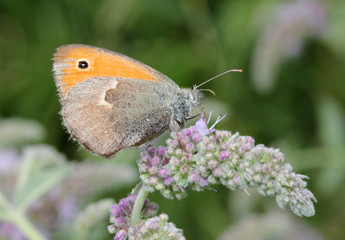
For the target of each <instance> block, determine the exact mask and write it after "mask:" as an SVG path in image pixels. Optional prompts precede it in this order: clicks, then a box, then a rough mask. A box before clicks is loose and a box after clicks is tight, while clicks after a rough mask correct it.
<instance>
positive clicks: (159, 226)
mask: <svg viewBox="0 0 345 240" xmlns="http://www.w3.org/2000/svg"><path fill="white" fill-rule="evenodd" d="M128 231H129V236H130V239H138V240H139V239H140V240H143V239H164V240H185V237H184V236H183V232H182V230H181V229H178V228H176V226H175V225H174V224H173V223H171V222H168V215H166V214H165V213H163V214H161V215H159V216H158V217H152V218H149V219H146V220H144V221H142V222H140V223H139V224H138V226H136V227H131V228H129V230H128Z"/></svg>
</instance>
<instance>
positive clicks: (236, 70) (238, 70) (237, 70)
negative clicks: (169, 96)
mask: <svg viewBox="0 0 345 240" xmlns="http://www.w3.org/2000/svg"><path fill="white" fill-rule="evenodd" d="M229 72H242V69H231V70H228V71H225V72H223V73H221V74H218V75H217V76H215V77H213V78H210V79H209V80H206V81H205V82H203V83H201V84H199V85H198V86H195V87H194V89H197V88H198V87H200V86H202V85H204V84H205V83H208V82H210V81H212V80H213V79H216V78H218V77H220V76H223V75H224V74H227V73H229Z"/></svg>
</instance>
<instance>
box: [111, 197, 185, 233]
mask: <svg viewBox="0 0 345 240" xmlns="http://www.w3.org/2000/svg"><path fill="white" fill-rule="evenodd" d="M135 201H136V196H135V195H134V194H129V196H128V197H127V198H122V199H121V200H120V201H119V203H118V204H114V205H113V206H112V207H111V208H110V222H111V223H113V224H112V225H109V226H108V231H109V232H110V233H115V237H114V240H126V239H127V237H129V239H134V240H135V239H141V240H144V239H167V240H184V239H185V238H184V237H183V232H182V230H181V229H178V228H176V227H175V225H174V224H173V223H170V222H168V215H166V214H161V215H160V216H159V217H152V216H153V215H155V214H156V213H157V209H158V205H157V204H156V203H151V202H150V201H149V200H148V199H147V198H146V199H145V201H144V204H143V206H142V209H141V220H140V221H139V222H138V224H136V226H131V217H132V212H133V207H134V203H135ZM149 217H151V218H149Z"/></svg>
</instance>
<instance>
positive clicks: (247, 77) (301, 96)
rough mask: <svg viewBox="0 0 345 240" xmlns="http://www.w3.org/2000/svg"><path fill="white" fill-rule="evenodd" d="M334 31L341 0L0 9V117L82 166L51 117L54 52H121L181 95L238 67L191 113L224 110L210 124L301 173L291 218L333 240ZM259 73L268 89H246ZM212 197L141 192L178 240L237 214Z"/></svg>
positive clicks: (341, 54)
mask: <svg viewBox="0 0 345 240" xmlns="http://www.w3.org/2000/svg"><path fill="white" fill-rule="evenodd" d="M284 14H285V15H284ZM283 15H284V16H286V17H285V18H283V17H282V16H283ZM344 22H345V2H344V1H343V0H333V1H321V0H320V1H317V0H293V1H283V0H262V1H236V0H218V1H211V0H185V1H184V0H180V1H174V0H159V1H158V0H117V1H115V0H99V1H92V0H60V1H52V0H31V1H29V0H12V1H8V0H0V86H1V87H0V117H2V118H8V117H22V118H27V119H32V120H36V121H38V122H39V123H41V124H42V125H43V126H44V128H45V129H46V131H45V133H46V138H45V143H48V144H50V145H53V146H56V147H57V149H58V150H59V151H61V152H63V153H65V154H66V155H67V156H68V159H78V160H80V159H83V158H85V157H90V155H89V154H88V153H86V152H85V151H81V150H80V148H79V147H78V145H77V144H76V143H73V142H72V141H68V139H69V136H68V135H67V134H66V133H65V130H64V129H63V127H62V126H61V117H60V116H59V114H58V112H59V110H60V104H59V102H58V97H57V91H56V88H55V84H54V80H53V77H52V71H51V68H52V60H51V59H52V57H53V53H54V52H55V49H56V48H57V47H58V46H60V45H63V44H69V43H83V44H90V45H95V46H99V47H103V48H108V49H111V50H114V51H118V52H121V53H123V54H126V55H128V56H130V57H133V58H135V59H138V60H139V61H142V62H144V63H146V64H148V65H150V66H152V67H154V68H155V69H157V70H159V71H161V72H162V73H164V74H166V75H167V76H169V77H170V78H172V79H173V80H174V81H176V82H177V83H178V84H179V85H180V86H181V87H191V86H192V85H193V84H200V83H201V82H203V81H205V80H207V79H209V78H211V77H213V76H215V75H217V74H219V73H220V72H222V71H225V70H227V69H232V68H241V69H243V70H244V72H243V73H242V74H239V73H231V74H228V75H226V76H224V77H221V78H219V79H217V80H214V81H212V82H210V83H208V84H207V85H205V88H210V89H212V90H213V91H214V92H215V93H216V94H217V95H216V97H214V96H212V95H211V94H208V93H205V95H206V96H205V100H204V102H203V103H202V106H204V105H205V106H207V108H206V107H205V111H206V112H209V111H211V110H212V111H213V113H214V114H215V115H217V114H219V113H224V112H217V111H218V109H221V110H222V111H225V112H227V113H228V114H229V116H228V117H227V118H226V119H224V120H223V121H222V122H221V123H220V124H219V126H218V127H221V128H226V129H229V130H232V131H239V132H240V133H241V134H242V135H250V136H253V137H254V138H255V139H256V142H257V143H264V144H265V145H267V146H273V147H279V148H281V150H282V152H284V153H286V157H287V161H288V162H291V163H292V165H293V166H294V168H295V170H296V171H297V172H300V173H302V174H306V175H308V176H310V178H311V180H310V181H309V184H310V188H311V190H312V192H314V193H315V196H316V198H317V199H318V201H319V203H318V204H316V216H315V217H312V218H308V219H300V220H301V221H303V222H308V223H309V224H311V225H312V226H314V227H315V228H317V229H318V231H319V232H320V233H321V234H322V235H323V236H324V237H325V238H327V239H340V238H341V237H343V236H344V234H345V232H344V228H343V223H344V222H345V208H344V207H342V204H343V202H344V200H345V191H344V188H343V187H342V186H343V184H344V183H345V174H344V172H345V171H344V168H345V164H344V161H345V126H344V124H345V122H344V118H345V115H344V114H345V111H344V105H345V44H344V43H345V31H344ZM301 29H302V30H301ZM310 29H312V30H313V31H311V30H310ZM284 30H285V31H284ZM315 31H316V32H315ZM268 40H269V41H268ZM264 48H265V49H264ZM264 50H265V51H264ZM260 63H262V64H260ZM258 66H259V67H258ZM265 74H266V75H265ZM267 74H268V75H267ZM262 76H270V77H271V79H270V81H271V85H269V87H267V88H265V86H263V85H262V84H260V82H259V83H258V79H259V80H260V79H261V80H262V81H265V80H267V79H266V78H263V77H262ZM263 89H264V90H263ZM209 101H212V102H211V103H208V102H209ZM217 101H218V102H219V103H218V102H217ZM215 105H217V106H215ZM218 105H220V106H221V107H218ZM161 141H162V140H161ZM137 153H138V152H137V151H136V150H125V153H120V154H119V155H118V156H116V158H115V160H112V161H123V162H128V161H131V162H132V163H133V162H134V161H135V159H136V156H137ZM218 190H219V193H215V192H213V191H210V192H202V193H191V194H190V195H189V197H188V198H186V199H184V200H183V201H171V200H165V199H163V198H162V197H161V196H160V195H158V194H153V195H152V200H153V201H155V202H157V203H158V204H159V205H160V210H161V211H162V212H166V213H167V214H168V215H169V219H170V221H172V222H174V223H175V224H176V226H177V227H179V228H182V229H184V232H185V235H186V237H187V238H188V239H215V238H216V237H217V236H220V234H221V233H222V232H223V231H225V230H226V229H227V228H228V226H229V225H234V224H235V223H236V222H238V220H239V219H240V218H243V217H244V216H245V215H246V213H247V212H246V211H248V209H243V211H244V212H243V213H242V214H240V213H238V212H236V211H230V212H227V211H224V210H225V209H226V208H229V206H228V205H229V204H228V202H227V201H228V200H227V199H228V195H229V192H228V191H227V190H225V189H222V188H220V189H218ZM128 191H129V190H128ZM233 194H234V193H231V195H233ZM108 196H111V197H113V196H112V193H109V195H107V196H104V197H108ZM121 197H124V196H118V198H121ZM230 199H233V198H230ZM262 199H263V198H262V197H251V198H250V201H251V203H250V204H248V206H247V208H250V209H251V212H260V211H264V210H265V209H267V206H266V205H267V204H269V205H270V208H272V207H273V208H274V207H275V205H274V204H272V203H270V201H268V200H267V199H266V198H265V200H262ZM267 201H268V202H269V203H267ZM272 205H273V206H272ZM237 211H238V210H237ZM235 212H236V214H235ZM105 231H106V230H105ZM109 238H110V237H109Z"/></svg>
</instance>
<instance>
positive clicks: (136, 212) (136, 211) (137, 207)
mask: <svg viewBox="0 0 345 240" xmlns="http://www.w3.org/2000/svg"><path fill="white" fill-rule="evenodd" d="M148 194H149V192H148V191H146V190H145V189H144V187H143V184H142V185H141V186H140V190H139V192H138V194H137V197H136V200H135V204H134V207H133V212H132V223H131V225H132V226H133V227H134V226H136V224H137V222H138V221H139V219H140V214H141V209H142V208H143V204H144V201H145V199H146V197H147V195H148Z"/></svg>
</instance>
